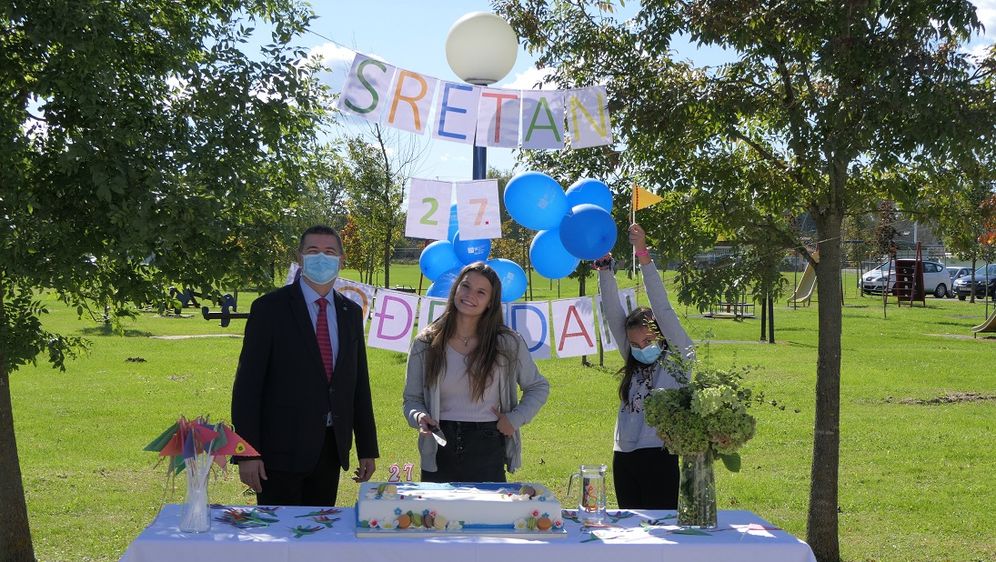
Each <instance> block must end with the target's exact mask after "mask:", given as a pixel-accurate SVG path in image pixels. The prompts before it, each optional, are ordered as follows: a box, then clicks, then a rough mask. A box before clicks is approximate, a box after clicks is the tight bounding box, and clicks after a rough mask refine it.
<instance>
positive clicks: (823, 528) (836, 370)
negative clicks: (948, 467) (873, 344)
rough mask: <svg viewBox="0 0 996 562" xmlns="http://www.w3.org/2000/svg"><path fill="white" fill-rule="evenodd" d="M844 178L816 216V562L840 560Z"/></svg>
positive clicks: (810, 534) (837, 178) (812, 504)
mask: <svg viewBox="0 0 996 562" xmlns="http://www.w3.org/2000/svg"><path fill="white" fill-rule="evenodd" d="M845 178H846V176H845V175H844V172H843V171H842V170H837V173H836V174H833V173H831V182H832V184H834V185H833V192H834V193H835V194H837V196H836V197H833V196H831V202H830V203H829V205H827V210H825V211H823V212H820V213H816V215H815V216H816V228H817V234H818V238H819V240H822V241H823V242H820V244H819V252H820V261H819V262H818V263H817V264H816V286H817V295H818V297H819V307H820V308H819V335H818V338H819V347H818V350H819V351H818V358H817V363H816V412H815V423H814V431H813V465H812V471H811V478H810V490H809V513H808V518H807V521H806V542H808V543H809V546H810V547H811V548H812V549H813V553H814V554H815V555H816V559H817V560H819V561H820V562H837V561H838V560H840V544H839V538H838V517H837V505H838V501H837V496H838V493H837V487H838V468H839V466H840V334H841V310H842V309H841V299H840V264H841V244H840V232H841V222H842V220H843V211H842V209H841V207H840V205H841V203H840V201H841V194H843V184H844V182H845V181H846V180H845Z"/></svg>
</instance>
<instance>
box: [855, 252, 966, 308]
mask: <svg viewBox="0 0 996 562" xmlns="http://www.w3.org/2000/svg"><path fill="white" fill-rule="evenodd" d="M895 269H896V264H895V262H892V264H891V265H890V264H889V262H886V263H883V264H882V265H880V266H878V267H876V268H875V269H873V270H871V271H869V272H867V273H865V274H864V275H862V276H861V291H862V292H863V293H865V294H871V293H879V294H881V293H882V288H883V287H885V286H886V281H888V290H889V291H891V290H892V286H893V285H894V284H895V278H896V271H895ZM923 286H924V290H925V291H926V292H927V293H928V294H932V295H934V296H935V297H937V298H939V299H942V298H944V297H946V296H948V287H950V286H951V277H950V276H949V275H948V270H947V269H945V267H944V264H941V263H939V262H936V261H927V260H924V262H923Z"/></svg>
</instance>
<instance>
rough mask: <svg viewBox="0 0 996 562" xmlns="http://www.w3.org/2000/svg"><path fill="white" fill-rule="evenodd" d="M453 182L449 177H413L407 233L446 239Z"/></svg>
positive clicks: (413, 235)
mask: <svg viewBox="0 0 996 562" xmlns="http://www.w3.org/2000/svg"><path fill="white" fill-rule="evenodd" d="M452 193H453V184H452V183H451V182H448V181H438V180H423V179H419V178H412V180H411V184H410V187H409V190H408V217H407V218H406V219H405V236H408V237H409V238H425V239H427V240H446V234H447V233H448V232H449V226H450V198H451V196H452Z"/></svg>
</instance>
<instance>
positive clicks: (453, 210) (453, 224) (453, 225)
mask: <svg viewBox="0 0 996 562" xmlns="http://www.w3.org/2000/svg"><path fill="white" fill-rule="evenodd" d="M459 228H460V221H459V219H458V218H457V206H456V203H454V204H452V205H450V227H449V230H447V231H446V239H447V240H449V241H450V242H452V241H453V237H454V236H456V233H457V230H458V229H459Z"/></svg>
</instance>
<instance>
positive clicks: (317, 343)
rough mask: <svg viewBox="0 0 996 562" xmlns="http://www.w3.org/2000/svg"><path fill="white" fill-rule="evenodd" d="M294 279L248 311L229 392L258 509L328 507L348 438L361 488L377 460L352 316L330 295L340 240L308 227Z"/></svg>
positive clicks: (360, 344)
mask: <svg viewBox="0 0 996 562" xmlns="http://www.w3.org/2000/svg"><path fill="white" fill-rule="evenodd" d="M297 257H298V263H299V264H300V265H301V277H300V279H298V280H296V281H294V282H293V283H291V284H290V285H287V286H285V287H282V288H280V289H277V290H275V291H272V292H270V293H267V294H265V295H263V296H261V297H259V298H258V299H256V301H255V302H253V304H252V309H251V310H250V313H249V320H248V322H247V323H246V333H245V340H244V341H243V344H242V354H241V356H240V357H239V366H238V370H237V371H236V374H235V384H234V387H233V389H232V423H233V424H234V425H235V430H236V431H238V432H239V435H241V436H242V437H244V438H245V439H246V441H248V442H249V444H251V445H252V446H253V447H254V448H255V449H256V450H257V451H259V453H260V456H259V457H236V458H235V459H234V461H235V462H237V463H238V464H239V478H240V479H241V480H242V482H244V483H245V484H246V485H247V486H249V487H250V488H252V489H253V490H254V491H255V492H256V499H257V503H259V504H260V505H321V506H326V505H335V501H336V495H337V491H338V487H339V469H340V467H341V468H342V470H348V469H349V451H350V447H351V445H352V441H353V435H354V434H355V436H356V453H357V457H358V458H359V466H358V467H357V468H356V472H355V476H354V477H353V479H354V480H356V481H357V482H365V481H367V480H369V479H370V477H371V475H373V472H374V470H375V463H374V459H376V458H377V457H378V451H377V429H376V427H375V425H374V414H373V401H372V399H371V396H370V379H369V374H368V372H367V354H366V348H365V344H364V340H363V318H362V309H361V308H360V307H359V306H358V305H357V304H356V303H354V302H353V301H351V300H349V299H348V298H346V297H343V296H342V295H340V294H339V293H338V292H336V291H334V290H333V289H332V284H333V282H334V281H335V278H336V276H337V275H338V273H339V266H340V264H341V260H342V259H343V251H342V239H341V238H340V237H339V234H338V233H337V232H336V231H335V230H334V229H332V228H329V227H327V226H313V227H311V228H309V229H307V230H305V231H304V233H303V234H302V235H301V242H300V244H299V246H298V256H297Z"/></svg>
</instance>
